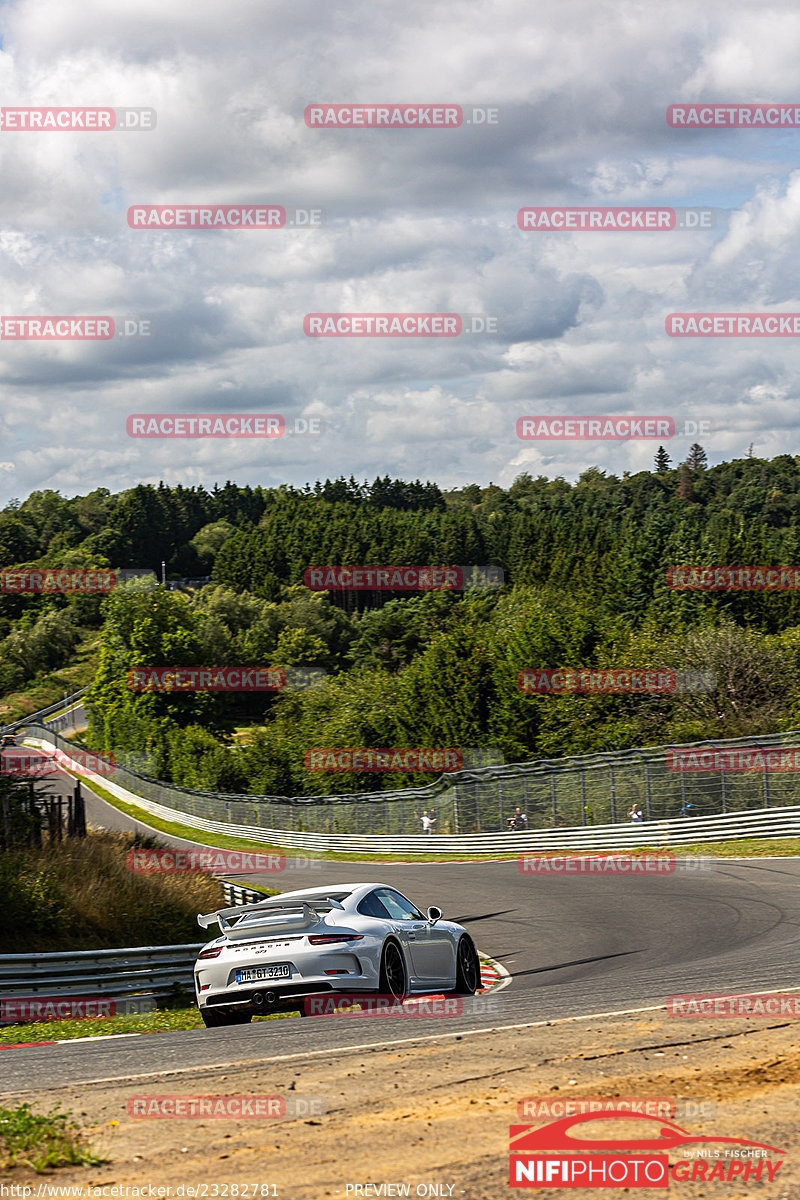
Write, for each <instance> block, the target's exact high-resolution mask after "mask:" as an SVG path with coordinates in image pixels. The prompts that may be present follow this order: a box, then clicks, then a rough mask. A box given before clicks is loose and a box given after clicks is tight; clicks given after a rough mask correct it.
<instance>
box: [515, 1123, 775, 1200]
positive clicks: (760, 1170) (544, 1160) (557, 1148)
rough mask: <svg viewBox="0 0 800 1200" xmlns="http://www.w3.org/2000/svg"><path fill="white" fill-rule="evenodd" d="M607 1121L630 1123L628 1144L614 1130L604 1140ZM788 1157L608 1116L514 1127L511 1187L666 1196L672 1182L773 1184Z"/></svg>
mask: <svg viewBox="0 0 800 1200" xmlns="http://www.w3.org/2000/svg"><path fill="white" fill-rule="evenodd" d="M609 1121H610V1122H613V1124H614V1126H616V1127H617V1128H618V1127H619V1125H620V1123H622V1122H626V1123H627V1129H628V1130H629V1131H630V1136H628V1137H620V1136H619V1135H618V1134H613V1135H612V1134H611V1133H610V1130H609V1132H608V1133H606V1136H605V1137H603V1136H602V1134H603V1132H605V1130H604V1127H603V1124H602V1123H603V1122H609ZM581 1126H583V1127H584V1128H583V1129H581ZM606 1128H607V1127H606ZM670 1151H671V1152H672V1155H673V1156H672V1159H671V1158H670ZM784 1154H785V1151H783V1150H779V1149H778V1148H777V1147H776V1146H769V1145H767V1144H766V1143H764V1142H751V1141H749V1140H748V1139H747V1138H736V1137H721V1136H720V1135H719V1134H710V1135H706V1136H703V1135H701V1134H694V1133H691V1132H689V1131H688V1130H686V1129H682V1128H681V1127H680V1126H679V1125H676V1124H675V1123H674V1122H673V1121H669V1120H666V1119H664V1118H654V1117H651V1116H646V1115H642V1114H640V1113H632V1112H630V1111H625V1110H623V1109H620V1110H616V1109H610V1110H606V1111H603V1112H594V1113H587V1114H578V1115H576V1116H568V1117H563V1118H562V1119H561V1120H559V1121H552V1122H550V1123H549V1124H548V1125H544V1126H542V1127H540V1128H536V1127H535V1126H533V1125H511V1126H510V1127H509V1183H510V1185H511V1187H535V1188H541V1187H551V1188H552V1187H555V1188H591V1187H604V1188H609V1187H615V1188H622V1187H625V1188H628V1187H629V1188H668V1187H669V1185H670V1181H672V1182H675V1183H686V1182H689V1183H712V1182H715V1181H719V1182H725V1183H739V1184H745V1183H750V1182H753V1183H758V1182H760V1181H763V1182H770V1183H771V1182H772V1180H773V1179H774V1178H775V1176H776V1175H777V1173H778V1171H779V1170H780V1168H781V1166H782V1164H783V1156H784Z"/></svg>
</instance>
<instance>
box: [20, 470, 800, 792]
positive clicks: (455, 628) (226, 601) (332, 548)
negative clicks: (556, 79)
mask: <svg viewBox="0 0 800 1200" xmlns="http://www.w3.org/2000/svg"><path fill="white" fill-rule="evenodd" d="M687 481H688V482H687ZM799 538H800V456H798V457H795V456H792V455H788V454H787V455H780V456H778V457H777V458H775V459H773V460H771V461H767V460H762V459H756V458H752V457H748V458H744V459H739V460H736V461H733V462H728V463H722V464H720V465H719V466H715V467H710V468H709V467H707V466H706V464H705V454H704V452H703V451H702V448H701V447H694V448H693V450H692V453H691V454H690V457H689V459H688V460H687V461H686V462H684V463H682V464H680V466H676V467H672V466H671V465H670V463H669V459H668V456H667V455H666V452H664V451H663V448H662V449H661V450H660V451H659V453H658V454H657V457H656V462H655V464H654V469H653V471H651V472H647V471H643V472H638V473H637V474H635V475H629V474H627V473H626V474H625V475H624V476H623V477H622V478H617V477H615V476H610V475H606V474H605V473H604V472H603V471H601V470H599V469H598V468H595V467H591V468H589V469H587V470H586V471H584V472H583V474H582V475H581V476H580V478H579V479H578V480H577V481H576V482H575V483H574V484H570V483H568V482H566V481H565V480H564V479H554V480H548V479H546V478H544V477H542V476H540V477H539V478H533V477H532V476H530V475H528V474H522V475H520V476H519V477H518V478H517V479H516V480H515V481H514V483H513V484H512V485H511V486H510V487H509V488H507V489H504V488H501V487H498V486H496V485H494V484H490V485H489V486H487V487H480V486H478V485H477V484H472V485H469V486H467V487H464V488H460V489H454V490H451V491H446V492H443V491H442V490H440V489H439V488H438V487H437V486H436V485H435V484H432V483H425V484H423V483H420V482H419V481H417V482H415V483H405V482H403V481H399V480H390V479H389V478H388V477H387V478H385V479H383V480H380V479H378V480H376V481H375V482H374V483H373V484H372V485H368V484H366V483H364V484H358V483H356V481H355V480H353V479H350V480H345V479H338V480H334V481H330V480H326V481H325V483H324V484H323V483H319V482H318V483H317V484H315V485H314V486H311V485H308V486H306V487H305V488H302V489H300V488H291V487H288V486H282V487H279V488H269V489H268V488H261V487H256V488H250V487H244V488H240V487H237V486H236V485H234V484H232V483H228V484H226V485H225V487H223V488H217V487H215V488H214V489H212V490H211V491H205V490H204V489H202V488H183V487H174V488H170V487H167V486H166V485H164V484H161V485H159V486H158V487H153V486H150V485H141V486H139V487H136V488H133V489H130V490H129V491H127V492H123V493H120V494H119V495H117V496H112V495H110V494H109V493H108V492H104V491H102V490H99V491H96V492H93V493H91V494H90V495H89V496H86V497H77V498H74V499H71V500H67V499H64V498H62V497H60V496H59V495H58V494H57V493H54V492H38V493H34V494H33V495H32V496H30V497H29V498H28V499H27V500H26V501H24V502H22V503H17V502H13V503H12V504H11V505H8V506H7V507H6V509H4V510H3V511H2V512H1V513H0V567H4V568H7V567H10V566H17V565H20V564H26V565H31V564H40V563H45V564H46V565H49V566H61V565H64V566H73V567H75V566H81V565H93V566H112V567H152V568H153V569H154V570H156V572H157V574H158V576H159V577H160V561H162V560H163V561H166V562H167V563H168V564H169V567H170V570H172V571H177V572H179V573H180V574H182V575H189V576H191V575H199V574H211V576H212V580H213V582H212V584H211V585H209V586H208V587H206V588H203V589H201V590H198V591H195V592H193V593H190V594H181V593H172V592H165V591H164V589H162V588H160V587H159V586H158V585H157V583H156V581H155V580H149V581H148V580H136V581H132V582H131V583H129V584H128V585H126V586H125V587H122V588H120V589H118V590H117V591H116V592H114V593H113V594H112V595H111V596H110V597H108V598H107V599H104V600H99V599H94V598H88V597H44V596H42V597H24V596H11V595H5V596H2V597H0V690H3V689H4V687H5V686H6V685H7V684H9V680H11V679H13V678H15V672H16V675H19V673H20V672H26V671H31V672H35V671H36V670H44V669H47V668H50V667H52V665H53V664H54V663H56V664H57V663H58V662H59V661H68V659H69V656H70V654H72V653H73V652H74V646H75V638H76V637H77V636H78V632H79V631H80V630H85V629H86V628H96V629H99V631H100V663H99V668H98V671H97V674H96V677H95V682H94V685H93V687H92V690H91V692H90V694H89V708H90V712H91V718H92V724H91V731H90V736H91V739H92V743H93V746H94V748H96V749H98V750H106V751H119V750H122V749H129V750H144V751H147V752H149V753H150V754H151V755H153V757H154V759H155V762H156V767H157V773H158V774H159V775H160V776H161V777H162V778H164V779H167V780H173V781H175V782H177V783H181V784H184V785H187V786H194V787H201V788H208V789H210V790H223V791H225V790H228V791H253V792H259V793H286V794H298V793H312V792H320V793H322V792H324V793H333V792H337V791H347V790H353V791H357V790H362V789H370V790H371V789H374V788H377V787H383V786H389V787H396V786H401V785H405V784H408V783H420V782H423V779H422V778H421V777H419V776H360V775H351V776H342V775H334V774H314V773H311V772H309V771H308V770H306V768H305V766H304V756H305V752H306V751H307V750H308V749H311V748H314V747H319V746H352V747H358V746H373V747H375V746H446V747H451V746H455V747H482V746H483V747H491V748H492V749H495V750H499V751H500V752H502V754H503V756H504V757H505V758H506V760H507V761H522V760H529V759H534V758H541V757H559V756H563V755H569V754H578V753H584V752H588V751H595V750H597V751H608V750H614V749H622V748H625V747H627V746H631V745H637V744H650V745H653V744H658V743H661V742H666V741H689V740H695V739H700V738H707V737H716V736H719V737H721V736H748V735H750V734H753V735H756V734H758V733H767V732H771V731H775V730H777V729H781V728H791V727H793V726H794V725H796V724H797V723H798V721H800V698H799V697H800V686H799V685H798V683H797V682H796V681H797V679H798V670H797V668H798V666H799V665H800V609H798V598H797V594H796V593H794V592H791V591H787V592H781V593H767V592H745V591H740V592H697V591H691V592H682V591H676V590H674V589H672V588H670V586H669V585H668V582H667V568H668V567H669V566H673V565H687V564H698V565H723V564H727V565H737V566H739V565H761V564H765V565H766V564H779V565H797V564H800V543H799V541H798V539H799ZM466 563H477V564H489V563H492V564H497V565H498V566H500V567H501V568H502V570H503V572H504V575H505V579H506V584H505V586H504V587H502V588H499V589H490V590H481V589H476V590H470V591H467V592H464V593H459V592H444V591H432V592H428V593H422V594H410V595H405V594H390V593H385V592H384V593H367V594H364V595H360V596H357V597H353V596H352V595H351V596H346V595H342V594H338V593H329V594H328V593H315V592H310V591H308V590H307V589H306V588H305V587H304V586H303V573H304V571H305V570H306V569H307V568H308V567H310V566H318V565H327V564H330V565H347V564H349V565H359V564H363V565H383V564H386V565H397V566H404V565H449V564H466ZM9 664H11V665H9ZM151 665H152V666H177V665H189V666H191V665H206V666H209V665H213V666H224V665H243V666H251V667H252V666H270V667H272V666H282V667H296V668H301V667H307V668H312V669H314V670H316V671H317V672H320V673H324V679H323V680H322V682H318V683H316V684H314V685H313V686H311V687H309V688H307V689H306V690H302V691H286V692H285V693H282V694H276V695H268V696H264V695H258V694H242V695H218V694H191V695H179V694H176V693H171V694H165V693H150V694H141V693H134V692H132V691H131V690H130V688H129V687H128V686H127V679H126V675H127V671H128V670H130V669H132V668H133V667H135V666H151ZM565 666H566V667H579V666H609V667H610V666H634V667H648V666H662V667H671V668H674V669H677V670H680V669H687V668H692V669H698V670H699V669H707V670H710V671H712V672H714V673H715V675H716V678H717V685H716V686H715V688H713V689H712V690H711V691H710V692H707V693H684V694H680V695H673V696H647V697H642V696H637V697H631V696H613V695H604V696H580V695H565V696H552V695H550V696H546V695H525V694H522V693H520V692H519V690H518V688H517V682H516V681H517V676H518V674H519V672H520V671H523V670H525V669H528V668H531V667H543V668H548V667H549V668H557V667H565ZM245 729H246V731H247V736H243V737H239V736H236V731H237V730H239V731H240V732H241V731H242V730H245Z"/></svg>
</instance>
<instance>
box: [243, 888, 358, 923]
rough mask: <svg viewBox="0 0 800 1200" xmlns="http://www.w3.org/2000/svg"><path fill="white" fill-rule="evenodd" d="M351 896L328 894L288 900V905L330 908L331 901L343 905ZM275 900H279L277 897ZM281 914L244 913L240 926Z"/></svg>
mask: <svg viewBox="0 0 800 1200" xmlns="http://www.w3.org/2000/svg"><path fill="white" fill-rule="evenodd" d="M349 895H351V893H350V892H328V893H326V895H324V896H298V897H297V898H296V899H295V898H292V899H291V900H286V904H287V905H288V906H291V907H292V908H299V907H300V905H301V904H308V905H310V906H311V907H312V908H330V905H329V904H328V903H327V901H328V900H329V899H330V900H338V901H339V903H340V904H341V902H342V901H343V900H344V899H346V897H347V896H349ZM275 899H277V896H276V897H275ZM280 912H281V910H280V909H279V908H260V909H258V910H257V911H253V912H249V913H243V914H242V916H241V917H240V919H239V924H244V922H246V921H263V919H264V917H267V916H269V915H270V914H273V915H274V916H276V917H277V916H280Z"/></svg>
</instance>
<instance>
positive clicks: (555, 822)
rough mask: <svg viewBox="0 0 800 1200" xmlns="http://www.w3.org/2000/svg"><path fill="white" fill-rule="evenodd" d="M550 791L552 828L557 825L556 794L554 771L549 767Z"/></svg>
mask: <svg viewBox="0 0 800 1200" xmlns="http://www.w3.org/2000/svg"><path fill="white" fill-rule="evenodd" d="M550 792H551V795H552V797H553V829H555V828H556V827H557V826H558V795H557V792H556V773H555V771H554V770H553V768H552V767H551V768H550Z"/></svg>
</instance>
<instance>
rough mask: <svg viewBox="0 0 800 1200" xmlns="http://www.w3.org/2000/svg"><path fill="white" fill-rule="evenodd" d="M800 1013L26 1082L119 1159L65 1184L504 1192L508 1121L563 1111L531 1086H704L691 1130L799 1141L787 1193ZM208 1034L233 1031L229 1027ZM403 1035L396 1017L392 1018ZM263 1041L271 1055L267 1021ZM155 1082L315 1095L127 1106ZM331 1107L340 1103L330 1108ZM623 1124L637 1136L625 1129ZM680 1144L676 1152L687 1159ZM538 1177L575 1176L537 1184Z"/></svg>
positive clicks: (591, 1089)
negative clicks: (211, 1111) (191, 1107)
mask: <svg viewBox="0 0 800 1200" xmlns="http://www.w3.org/2000/svg"><path fill="white" fill-rule="evenodd" d="M364 1024H365V1026H367V1025H368V1022H367V1021H365V1022H364ZM385 1027H386V1023H385V1022H384V1021H382V1022H380V1024H379V1025H373V1028H371V1029H370V1028H365V1038H364V1040H365V1042H366V1041H372V1042H376V1041H378V1036H377V1035H378V1033H379V1030H380V1032H381V1033H383V1032H385ZM797 1029H798V1027H797V1023H796V1022H795V1021H788V1022H780V1021H778V1020H772V1021H771V1022H756V1021H753V1020H748V1019H726V1020H680V1021H678V1020H676V1019H675V1018H670V1017H668V1016H667V1015H666V1014H665V1013H664V1012H663V1011H658V1012H654V1013H642V1014H631V1015H625V1016H617V1017H610V1018H604V1019H603V1020H602V1022H598V1027H597V1028H595V1027H594V1026H593V1023H592V1022H586V1021H576V1022H562V1023H554V1024H550V1025H545V1026H539V1027H526V1028H520V1029H510V1030H494V1031H490V1032H488V1033H481V1034H479V1035H473V1034H465V1035H464V1036H461V1035H459V1036H458V1037H457V1038H456V1037H445V1038H440V1039H437V1040H435V1041H432V1040H427V1041H418V1042H411V1043H407V1044H404V1045H401V1046H394V1047H390V1048H387V1049H385V1050H384V1049H382V1048H378V1049H371V1050H355V1051H353V1050H350V1051H348V1050H336V1051H331V1055H330V1057H327V1056H319V1055H317V1056H313V1057H312V1056H309V1057H308V1058H302V1057H301V1058H296V1059H293V1060H292V1061H289V1062H272V1063H269V1062H258V1061H254V1062H253V1063H252V1064H251V1065H246V1066H236V1067H231V1068H227V1069H223V1070H222V1071H219V1070H211V1071H210V1070H207V1069H200V1070H197V1071H196V1072H192V1073H189V1074H182V1075H180V1076H178V1077H176V1078H175V1079H173V1080H170V1079H169V1077H168V1076H167V1077H165V1078H161V1079H158V1078H154V1079H152V1080H144V1081H141V1080H140V1081H137V1082H136V1083H131V1082H114V1083H103V1084H94V1085H89V1086H83V1087H81V1089H80V1090H79V1091H73V1090H71V1089H69V1088H64V1089H54V1090H48V1091H47V1092H41V1093H38V1094H36V1093H33V1094H31V1095H29V1096H28V1097H26V1098H27V1099H29V1100H30V1101H31V1102H32V1103H34V1105H35V1106H36V1108H37V1109H40V1110H44V1109H46V1108H50V1107H52V1105H53V1104H54V1103H56V1102H60V1103H61V1104H62V1105H63V1106H64V1107H66V1108H70V1109H72V1111H73V1112H74V1113H75V1115H76V1116H77V1117H78V1118H79V1119H80V1120H81V1122H82V1124H83V1125H84V1126H86V1127H87V1128H88V1129H89V1130H90V1131H91V1134H90V1136H91V1139H92V1141H93V1143H94V1145H95V1146H96V1147H97V1148H98V1149H99V1150H101V1151H103V1152H104V1153H105V1154H106V1155H107V1156H108V1157H109V1159H110V1160H111V1161H110V1162H109V1163H108V1164H107V1165H105V1166H103V1167H95V1168H82V1169H74V1168H69V1169H60V1170H57V1171H53V1172H49V1173H48V1178H47V1182H48V1183H49V1184H51V1185H52V1184H59V1185H64V1186H68V1185H73V1186H74V1185H76V1184H84V1185H85V1187H84V1188H83V1189H82V1194H83V1195H84V1196H86V1197H88V1196H89V1195H90V1191H89V1187H88V1185H89V1184H91V1185H92V1187H93V1188H94V1187H97V1186H102V1185H117V1187H118V1188H119V1189H120V1190H119V1191H117V1192H116V1193H112V1192H110V1191H108V1190H107V1191H106V1192H105V1195H106V1196H111V1195H117V1196H128V1197H134V1196H136V1195H137V1194H140V1195H146V1194H147V1193H136V1192H134V1191H132V1190H130V1191H127V1192H126V1191H125V1190H124V1189H125V1188H126V1187H127V1188H129V1189H134V1188H142V1187H146V1186H148V1185H150V1186H153V1185H157V1186H161V1187H169V1188H171V1191H164V1192H162V1195H163V1196H165V1197H170V1196H175V1197H178V1196H181V1195H184V1196H188V1195H190V1194H191V1193H190V1192H189V1191H187V1188H188V1187H189V1185H193V1186H198V1185H205V1186H206V1189H207V1190H206V1191H205V1193H203V1192H202V1191H196V1192H195V1193H194V1194H195V1195H196V1196H202V1195H203V1194H205V1195H207V1196H214V1195H215V1194H216V1195H218V1196H224V1195H226V1194H227V1195H228V1196H234V1195H235V1194H236V1193H235V1192H234V1190H233V1188H232V1186H231V1185H233V1184H237V1185H238V1186H239V1189H240V1190H239V1196H240V1197H244V1196H253V1195H254V1191H253V1186H254V1185H255V1184H258V1185H259V1187H262V1186H266V1185H270V1188H273V1187H274V1188H275V1189H276V1191H275V1192H272V1191H270V1192H269V1194H271V1195H277V1196H278V1197H288V1198H290V1200H323V1198H325V1200H327V1198H328V1197H331V1198H333V1197H337V1196H341V1197H343V1198H344V1200H349V1198H350V1197H352V1198H353V1200H362V1198H364V1197H366V1196H375V1195H384V1196H386V1195H397V1194H403V1193H402V1192H400V1193H398V1192H397V1191H387V1190H386V1189H385V1188H384V1189H383V1190H364V1188H365V1185H366V1184H373V1185H375V1188H377V1189H380V1185H381V1184H393V1185H398V1184H408V1185H409V1187H410V1191H409V1192H408V1193H407V1194H409V1195H412V1196H413V1195H417V1196H445V1197H447V1196H452V1197H464V1198H466V1200H487V1198H491V1200H494V1198H496V1197H500V1196H504V1195H507V1194H508V1192H507V1189H508V1127H509V1125H510V1124H515V1123H528V1121H531V1123H533V1124H536V1125H542V1124H546V1123H547V1118H540V1119H537V1120H531V1119H530V1118H526V1117H523V1116H520V1115H519V1113H518V1103H519V1101H520V1100H522V1099H524V1098H525V1097H547V1098H549V1099H551V1100H553V1101H559V1100H565V1099H568V1098H579V1097H584V1098H597V1099H602V1100H609V1099H611V1098H614V1097H628V1098H630V1097H651V1098H653V1099H659V1100H676V1101H694V1102H695V1103H696V1104H697V1105H701V1104H702V1106H703V1107H702V1110H701V1115H699V1116H692V1117H685V1116H684V1117H682V1116H681V1112H680V1110H679V1112H678V1114H677V1115H676V1117H675V1118H674V1119H675V1120H676V1122H677V1124H679V1125H682V1126H683V1127H684V1128H686V1129H687V1130H689V1131H690V1132H691V1133H692V1134H698V1135H717V1136H719V1137H740V1138H748V1139H751V1140H753V1141H756V1142H762V1143H767V1144H769V1145H771V1146H777V1147H779V1148H781V1149H782V1150H783V1151H785V1152H786V1157H785V1158H784V1159H783V1161H782V1163H781V1167H780V1171H779V1174H778V1176H777V1178H776V1179H775V1180H774V1182H773V1183H772V1185H771V1186H769V1185H768V1186H766V1187H765V1185H764V1184H762V1185H761V1187H762V1189H764V1191H763V1194H765V1195H766V1194H769V1195H778V1194H780V1195H788V1194H790V1192H789V1190H788V1189H791V1193H792V1194H797V1191H798V1187H800V1129H799V1128H798V1125H797V1119H796V1114H797V1109H798V1102H799V1101H800V1082H798V1081H800V1049H798V1046H797ZM403 1032H404V1033H405V1032H410V1031H406V1030H404V1031H403ZM254 1033H255V1027H254ZM209 1036H213V1037H220V1038H224V1031H216V1030H215V1031H209ZM397 1036H398V1031H396V1030H395V1029H392V1030H391V1033H389V1034H388V1035H387V1037H389V1038H394V1037H397ZM286 1049H287V1051H289V1049H290V1047H289V1046H287V1048H286ZM253 1050H254V1059H255V1058H256V1055H257V1053H258V1047H257V1034H256V1036H255V1038H254V1045H253ZM155 1094H161V1095H163V1094H169V1095H181V1096H183V1097H189V1096H195V1095H203V1096H207V1095H223V1094H224V1095H231V1094H246V1095H268V1096H283V1097H286V1098H287V1099H289V1100H290V1101H291V1102H296V1101H298V1100H305V1101H306V1102H307V1105H310V1102H311V1101H312V1100H316V1101H317V1104H316V1105H312V1106H311V1107H310V1111H309V1110H308V1109H307V1111H306V1112H305V1113H304V1114H303V1115H299V1116H296V1117H294V1118H292V1119H283V1120H263V1119H262V1120H258V1119H250V1120H243V1119H241V1118H237V1119H216V1120H211V1119H208V1118H199V1119H197V1118H195V1119H180V1120H178V1119H140V1118H133V1117H130V1116H129V1115H128V1109H127V1105H128V1101H129V1100H131V1099H132V1098H133V1097H136V1096H139V1097H141V1096H151V1095H155ZM709 1102H713V1107H714V1111H713V1113H712V1114H711V1115H709V1113H708V1108H709ZM319 1107H322V1108H324V1110H325V1111H324V1112H320V1111H315V1109H318V1108H319ZM301 1108H302V1105H301ZM557 1115H558V1114H557ZM550 1119H555V1117H551V1118H550ZM117 1122H118V1124H117ZM616 1130H617V1127H616V1126H615V1127H614V1132H615V1131H616ZM620 1134H621V1136H630V1133H629V1131H628V1130H627V1129H625V1130H624V1131H623V1130H621V1129H620ZM677 1153H682V1152H676V1151H673V1152H672V1159H673V1161H674V1159H675V1155H676V1154H677ZM3 1179H4V1181H7V1182H18V1183H23V1182H28V1181H34V1180H41V1176H38V1177H37V1176H33V1175H32V1174H31V1173H30V1172H29V1171H27V1170H26V1169H21V1168H18V1169H15V1170H14V1171H12V1172H10V1173H7V1174H5V1175H4V1176H3ZM245 1184H248V1185H249V1191H248V1192H245V1191H244V1190H243V1189H244V1185H245ZM179 1185H183V1189H184V1190H183V1192H181V1191H179V1190H177V1189H178V1187H179ZM213 1185H216V1186H217V1189H218V1190H217V1191H216V1193H215V1192H214V1190H213ZM226 1185H227V1188H228V1190H227V1193H226V1192H225V1190H224V1189H225V1187H226ZM359 1185H360V1187H361V1190H356V1189H357V1187H358V1186H359ZM779 1185H780V1188H779V1191H776V1190H775V1189H776V1188H778V1187H779ZM36 1186H37V1185H36V1184H34V1195H35V1193H36ZM753 1186H754V1185H753V1183H752V1182H750V1183H749V1184H747V1185H745V1184H741V1185H740V1184H738V1183H736V1182H733V1183H731V1182H727V1183H720V1184H716V1183H713V1182H701V1181H699V1180H696V1181H695V1182H686V1183H674V1182H673V1183H671V1184H670V1192H671V1194H673V1195H678V1196H683V1195H684V1194H685V1195H686V1196H690V1195H693V1196H700V1197H703V1198H707V1197H714V1196H716V1195H719V1196H723V1195H724V1196H726V1197H729V1198H737V1197H739V1196H744V1195H746V1194H747V1192H748V1191H752V1188H753ZM435 1189H438V1190H435ZM56 1194H57V1193H55V1192H51V1193H50V1195H56ZM68 1194H69V1193H68V1192H64V1193H63V1195H64V1196H67V1195H68ZM75 1194H76V1193H73V1195H75ZM91 1194H92V1195H94V1196H96V1195H97V1193H94V1192H93V1193H91ZM260 1194H261V1195H267V1194H268V1193H267V1192H265V1191H262V1192H261V1193H260ZM537 1194H538V1195H540V1196H550V1195H552V1196H556V1195H563V1192H559V1191H556V1190H552V1189H548V1188H538V1189H537Z"/></svg>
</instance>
